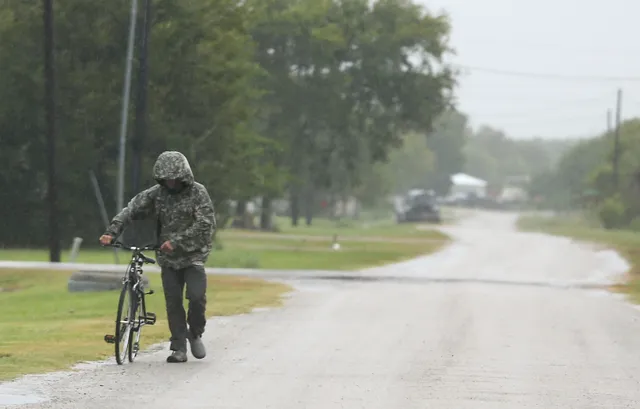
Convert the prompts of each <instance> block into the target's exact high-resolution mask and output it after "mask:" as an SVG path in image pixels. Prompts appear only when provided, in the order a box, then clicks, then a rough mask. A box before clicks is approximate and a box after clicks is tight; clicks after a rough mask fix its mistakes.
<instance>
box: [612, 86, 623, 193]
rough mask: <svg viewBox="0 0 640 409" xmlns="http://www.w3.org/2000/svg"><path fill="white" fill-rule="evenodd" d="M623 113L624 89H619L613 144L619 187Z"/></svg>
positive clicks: (615, 181) (614, 165) (616, 183)
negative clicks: (621, 120) (621, 119)
mask: <svg viewBox="0 0 640 409" xmlns="http://www.w3.org/2000/svg"><path fill="white" fill-rule="evenodd" d="M621 111H622V89H618V100H617V103H616V129H615V134H614V142H613V183H614V186H615V187H616V188H617V187H618V181H619V169H618V167H619V161H620V115H621Z"/></svg>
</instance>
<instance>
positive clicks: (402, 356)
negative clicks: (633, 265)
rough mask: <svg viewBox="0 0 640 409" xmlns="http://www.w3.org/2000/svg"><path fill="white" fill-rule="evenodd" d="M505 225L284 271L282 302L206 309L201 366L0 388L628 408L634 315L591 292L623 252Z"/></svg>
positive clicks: (150, 401)
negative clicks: (341, 271) (360, 263)
mask: <svg viewBox="0 0 640 409" xmlns="http://www.w3.org/2000/svg"><path fill="white" fill-rule="evenodd" d="M514 221H515V217H514V216H512V215H504V214H492V213H479V214H477V215H474V216H472V217H469V218H467V219H465V220H464V221H463V222H462V223H461V224H460V225H458V226H453V227H447V231H448V233H450V234H451V235H452V236H453V237H454V238H455V239H456V242H455V244H453V245H451V246H450V247H448V248H447V249H445V250H443V251H442V252H440V253H438V254H436V255H433V256H430V257H424V258H420V259H415V260H412V261H410V262H405V263H400V264H397V265H394V266H388V267H383V268H382V267H381V268H374V269H370V270H367V271H365V272H363V273H354V274H352V275H351V276H352V277H344V279H336V277H335V276H334V277H327V278H326V279H322V278H321V277H320V276H321V275H322V274H316V275H315V276H316V277H315V278H313V279H310V278H304V277H303V273H298V274H293V273H292V274H293V276H292V277H291V279H290V280H289V281H290V282H291V283H293V284H294V285H295V286H296V287H297V290H298V291H296V292H295V293H293V294H292V296H291V297H290V298H289V299H288V300H287V302H286V305H285V307H283V308H281V309H277V310H266V311H258V312H255V313H252V314H248V315H243V316H238V317H230V318H224V319H214V320H211V321H210V323H209V327H208V332H207V333H206V336H205V339H206V344H207V347H208V352H209V355H208V357H207V358H206V359H205V360H202V361H197V360H195V359H191V360H190V361H189V362H188V363H187V364H184V365H169V364H166V363H165V362H164V358H165V356H166V353H167V352H166V350H161V351H156V352H151V353H146V354H144V355H143V356H141V357H140V358H139V360H138V361H136V363H134V364H131V365H125V366H123V367H119V366H117V365H115V363H114V362H108V363H103V364H97V365H93V366H92V367H89V368H85V369H81V370H80V371H79V372H78V373H75V374H59V375H54V376H41V377H34V378H27V379H24V380H21V381H19V382H15V383H11V384H6V385H4V386H2V388H4V393H9V391H12V392H11V393H13V394H14V395H20V394H22V396H23V397H24V398H25V399H26V398H29V397H30V396H31V397H34V396H40V397H41V398H43V399H46V400H45V401H43V402H41V403H37V404H29V405H25V406H22V407H25V408H52V409H59V408H74V409H80V408H89V407H96V408H101V409H110V408H123V407H136V408H140V409H143V408H153V409H164V408H167V409H168V408H172V409H173V408H176V407H182V408H216V409H232V408H234V409H235V408H238V409H240V408H242V409H266V408H273V409H294V408H295V409H301V408H305V409H333V408H349V409H351V408H353V409H359V408H363V409H364V408H366V409H378V408H379V409H391V408H394V409H395V408H397V409H413V408H438V409H467V408H468V409H471V408H472V409H484V408H491V409H507V408H508V409H527V408H542V409H554V408H558V409H571V408H580V409H588V408H607V409H611V408H638V407H640V387H639V386H640V385H639V381H640V322H639V321H638V318H639V317H640V315H639V313H638V311H637V310H636V309H634V308H633V307H631V306H630V305H629V304H627V303H625V302H623V301H621V300H620V299H619V298H616V297H613V296H610V295H607V294H606V293H605V292H604V291H603V290H601V289H599V288H598V287H599V286H602V285H606V284H607V283H610V282H613V281H615V280H617V279H619V278H620V275H621V273H622V272H624V270H625V268H626V265H625V263H624V262H623V261H622V260H621V259H620V258H619V257H617V256H616V254H615V253H612V252H607V251H600V252H598V251H596V250H595V249H592V248H589V247H586V246H581V245H578V244H576V243H573V242H571V241H570V240H568V239H563V238H554V237H549V236H544V235H539V234H525V233H517V232H515V230H514V227H513V226H514ZM255 274H258V273H255ZM306 274H307V275H309V274H311V275H313V273H306ZM358 275H361V276H362V275H364V276H365V277H367V278H368V279H367V280H356V279H354V277H356V276H358ZM1 393H2V391H0V394H1ZM0 402H1V400H0ZM134 405H135V406H134ZM0 406H1V405H0ZM11 407H17V406H11Z"/></svg>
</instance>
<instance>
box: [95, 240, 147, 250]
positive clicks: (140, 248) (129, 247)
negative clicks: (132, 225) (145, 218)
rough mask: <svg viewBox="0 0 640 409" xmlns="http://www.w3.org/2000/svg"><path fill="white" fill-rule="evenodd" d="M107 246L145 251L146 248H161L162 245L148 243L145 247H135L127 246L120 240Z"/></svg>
mask: <svg viewBox="0 0 640 409" xmlns="http://www.w3.org/2000/svg"><path fill="white" fill-rule="evenodd" d="M105 247H116V248H120V249H125V250H130V251H145V250H160V247H159V246H157V245H155V244H147V245H146V246H143V247H133V246H127V245H125V244H123V243H121V242H119V241H112V242H111V244H107V245H105Z"/></svg>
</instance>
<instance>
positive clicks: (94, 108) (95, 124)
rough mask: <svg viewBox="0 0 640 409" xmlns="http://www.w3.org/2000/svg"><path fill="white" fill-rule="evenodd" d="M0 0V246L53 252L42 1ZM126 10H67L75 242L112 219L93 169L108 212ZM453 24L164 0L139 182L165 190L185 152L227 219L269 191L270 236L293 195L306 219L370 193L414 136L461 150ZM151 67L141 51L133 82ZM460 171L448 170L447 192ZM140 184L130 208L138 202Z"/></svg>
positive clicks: (62, 104) (68, 222)
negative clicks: (177, 156)
mask: <svg viewBox="0 0 640 409" xmlns="http://www.w3.org/2000/svg"><path fill="white" fill-rule="evenodd" d="M0 4H1V5H0V38H2V42H1V43H0V62H1V63H0V146H1V149H0V160H1V161H2V163H3V167H4V171H3V172H2V174H0V187H1V189H0V195H2V197H1V198H0V214H1V215H3V228H2V229H0V245H2V246H43V245H45V243H46V242H47V219H46V208H45V200H44V199H45V198H46V195H47V183H46V181H47V169H46V160H45V159H46V154H47V151H46V141H45V138H44V133H45V132H44V129H45V126H46V124H45V120H44V109H43V89H44V84H43V75H42V71H43V47H42V43H43V41H42V33H43V26H42V24H43V23H42V5H41V4H40V3H39V2H24V1H19V0H5V1H3V2H2V3H0ZM129 10H130V2H129V1H128V0H111V1H108V2H87V1H84V0H65V1H56V2H55V3H54V9H53V16H54V24H55V30H54V33H55V38H54V47H55V48H54V55H55V80H56V93H55V94H56V96H57V99H56V126H57V134H58V143H57V148H56V154H57V157H58V186H59V214H58V220H59V224H60V228H61V233H60V234H61V239H62V240H63V241H64V242H67V243H68V242H70V240H71V238H72V237H73V236H80V237H94V236H96V235H97V234H99V233H100V232H101V230H102V229H103V227H104V226H103V225H102V221H101V218H100V211H99V208H98V206H97V204H96V199H95V196H94V192H93V188H92V185H91V181H90V178H89V173H90V172H93V174H95V176H96V178H97V180H98V181H99V184H100V187H101V190H102V194H103V196H104V198H105V202H106V205H107V210H108V211H109V213H110V214H109V216H112V215H113V212H114V211H115V210H116V209H115V206H114V204H115V197H116V176H117V158H118V137H117V136H118V129H119V125H120V110H121V107H122V88H123V80H124V64H125V60H126V43H127V32H128V25H129ZM138 15H139V16H140V18H142V13H138ZM142 26H143V25H142V24H138V27H142ZM450 30H451V25H450V22H449V19H448V18H447V16H446V15H442V14H435V13H432V12H430V11H428V10H427V9H425V8H423V7H421V6H419V5H417V4H416V3H414V2H412V1H409V0H378V1H373V2H371V1H368V0H349V1H338V0H247V1H243V2H237V1H235V0H198V1H185V0H154V1H152V8H151V20H150V32H149V38H148V49H149V54H148V66H149V68H148V85H147V90H148V104H147V117H146V123H147V128H148V131H147V135H146V137H145V138H144V140H142V139H139V138H138V136H139V135H136V132H135V130H134V129H132V128H133V127H130V130H129V132H128V136H129V137H128V149H130V148H131V147H132V145H133V146H137V147H138V148H139V149H141V151H142V167H141V169H142V173H141V175H140V179H141V180H140V186H142V187H145V186H149V185H151V184H152V183H154V182H153V180H152V179H151V171H150V170H151V167H152V165H153V161H154V160H155V158H156V157H157V155H158V154H159V153H160V152H162V151H164V150H167V149H172V150H179V151H182V152H184V153H185V154H186V155H187V156H188V158H189V160H190V161H191V165H192V168H193V169H194V173H195V174H196V177H197V179H198V180H200V181H201V182H202V183H204V184H205V185H206V186H208V188H209V190H210V193H211V195H212V199H213V200H214V204H215V206H216V208H217V210H218V212H219V214H220V218H221V219H222V220H224V219H225V218H226V217H228V216H230V215H233V214H237V215H240V214H242V212H243V207H244V205H245V204H246V202H247V201H248V200H250V199H251V198H254V197H261V198H262V200H261V203H262V206H263V210H264V211H263V217H262V218H261V228H263V229H271V228H272V220H271V218H270V215H271V211H270V209H271V206H272V203H273V200H274V199H276V198H280V197H286V198H288V199H289V200H290V203H291V218H292V223H293V224H298V222H299V221H298V220H299V218H300V217H302V216H303V215H312V214H313V212H314V211H315V210H314V209H315V208H316V207H317V206H318V203H319V202H320V198H322V197H343V196H345V195H356V194H360V195H365V196H366V192H364V191H365V190H366V189H364V187H365V186H366V185H367V181H369V182H371V178H372V177H373V175H374V174H375V171H374V169H376V167H379V166H380V165H381V164H384V163H385V162H388V160H389V158H390V155H391V154H392V153H393V152H394V151H395V150H397V149H398V148H399V147H401V145H402V141H403V138H404V137H405V135H407V134H419V135H424V136H425V137H426V136H427V135H434V136H433V141H434V142H432V143H433V144H434V146H439V149H440V151H442V152H449V153H450V155H451V156H452V157H454V156H456V149H457V150H458V153H459V151H460V147H461V145H459V144H458V145H456V143H457V142H456V139H455V138H456V137H457V135H455V133H456V131H455V129H453V130H442V129H440V132H438V131H437V130H438V128H437V127H438V121H439V120H440V121H441V120H442V119H441V118H446V117H447V116H456V115H460V114H458V113H457V112H456V111H455V109H454V108H453V107H452V96H453V92H454V89H455V86H456V82H455V80H456V72H455V70H454V69H452V68H451V67H450V66H449V65H448V64H447V63H445V60H446V57H447V56H448V55H449V54H451V52H452V48H451V46H450V44H449V43H448V36H449V33H450ZM138 37H140V35H138ZM138 47H139V45H138ZM138 64H139V60H138V54H136V59H135V61H134V70H133V72H134V78H133V82H134V84H136V81H139V80H140V79H139V78H138V76H137V74H135V73H137V72H138V69H137V68H138ZM132 103H133V106H132V109H131V110H130V113H129V115H130V120H129V123H130V124H131V123H134V119H135V118H134V115H135V114H134V112H135V111H136V107H135V101H132ZM450 137H451V138H450ZM434 149H435V148H434ZM434 152H435V151H434ZM438 155H439V154H437V155H436V156H438ZM129 157H130V156H129ZM451 166H452V165H451V163H447V162H446V161H442V162H441V163H440V164H437V165H436V167H437V168H438V169H440V171H441V175H440V179H441V182H440V183H441V184H442V185H443V186H444V185H445V184H446V181H445V179H446V176H444V173H446V172H445V171H448V170H449V168H450V167H451ZM448 167H449V168H448ZM130 174H131V164H130V163H128V164H127V175H130ZM129 179H130V178H129V176H127V187H128V188H127V193H126V195H125V198H130V197H131V196H132V195H133V194H135V193H136V192H134V191H132V189H131V182H130V180H129ZM369 184H371V183H369ZM374 196H375V195H374ZM231 199H233V200H234V201H236V202H237V208H236V209H230V208H228V206H227V205H228V203H229V201H230V200H231Z"/></svg>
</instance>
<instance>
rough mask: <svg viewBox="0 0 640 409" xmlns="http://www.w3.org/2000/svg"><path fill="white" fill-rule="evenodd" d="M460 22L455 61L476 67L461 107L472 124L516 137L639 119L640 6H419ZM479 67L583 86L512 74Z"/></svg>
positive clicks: (625, 0) (501, 2)
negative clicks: (610, 119)
mask: <svg viewBox="0 0 640 409" xmlns="http://www.w3.org/2000/svg"><path fill="white" fill-rule="evenodd" d="M418 1H419V2H421V3H423V4H424V5H426V6H427V7H428V8H429V10H431V11H436V12H437V11H440V10H446V11H447V12H448V13H449V15H450V16H451V19H452V25H453V31H452V36H451V44H452V46H453V47H454V48H455V49H456V50H457V56H455V57H454V59H453V61H454V62H455V63H457V64H460V65H463V66H469V67H477V68H478V69H475V70H474V69H473V68H471V69H469V70H468V72H467V74H465V75H464V76H463V77H462V78H461V81H460V87H459V89H458V92H457V95H458V107H459V108H460V110H462V111H463V112H465V113H467V114H469V115H470V119H471V124H472V126H473V127H474V128H476V127H477V126H478V125H479V124H490V125H492V126H494V127H497V128H500V129H503V130H504V131H505V132H506V133H507V134H508V135H509V136H512V137H515V138H522V137H531V136H542V137H545V138H558V137H584V136H592V135H594V134H597V133H599V132H602V131H603V130H605V129H606V115H607V114H606V112H607V109H612V111H613V115H615V110H614V109H615V100H616V90H617V88H622V89H623V104H622V117H623V119H624V118H629V117H634V116H640V20H638V16H640V2H639V1H636V0H606V1H605V0H483V1H479V0H418ZM481 69H490V70H501V71H511V72H516V73H532V74H545V75H546V74H552V75H559V76H568V77H580V76H582V77H584V76H587V77H592V76H595V77H634V78H636V79H635V80H624V81H622V80H615V81H602V80H584V79H579V78H561V79H557V78H544V77H538V78H536V77H533V76H531V77H528V76H513V75H505V74H500V73H498V74H496V73H492V72H486V71H484V70H481Z"/></svg>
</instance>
